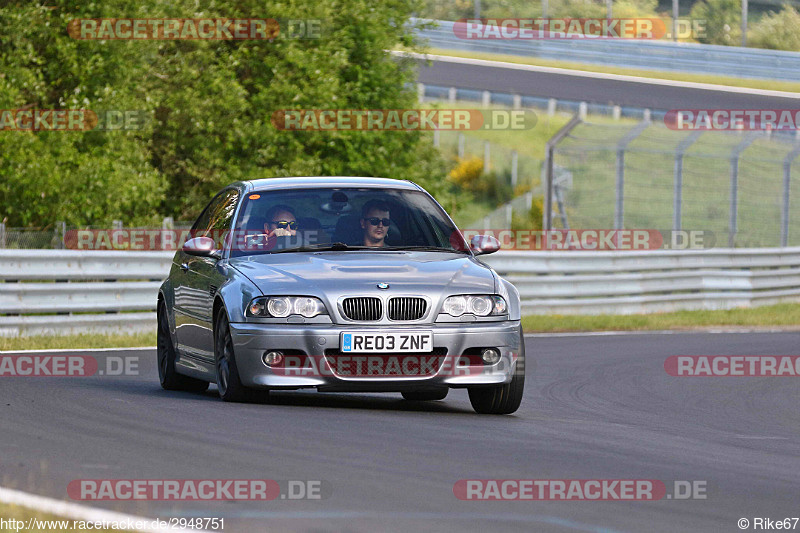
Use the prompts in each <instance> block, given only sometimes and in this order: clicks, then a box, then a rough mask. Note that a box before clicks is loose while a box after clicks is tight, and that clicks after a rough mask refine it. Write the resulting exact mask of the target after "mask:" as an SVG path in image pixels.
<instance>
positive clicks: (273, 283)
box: [230, 251, 495, 299]
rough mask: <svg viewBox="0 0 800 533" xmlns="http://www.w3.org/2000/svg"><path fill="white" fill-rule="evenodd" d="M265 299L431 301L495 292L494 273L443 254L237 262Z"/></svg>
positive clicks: (289, 256) (290, 256) (317, 255)
mask: <svg viewBox="0 0 800 533" xmlns="http://www.w3.org/2000/svg"><path fill="white" fill-rule="evenodd" d="M230 264H231V266H233V267H234V268H236V269H237V270H239V271H240V272H241V273H243V274H244V275H245V276H247V277H248V278H249V279H250V280H251V281H252V282H253V283H255V284H256V286H257V287H258V288H259V290H261V292H262V293H263V294H265V295H272V294H278V295H308V296H319V297H324V299H334V298H336V297H338V296H340V295H347V294H369V293H381V292H385V291H380V290H379V289H378V287H377V285H378V283H388V284H389V291H391V292H392V293H395V294H399V293H405V294H409V293H414V294H426V295H429V296H436V295H448V294H458V293H472V294H476V293H483V294H492V293H494V292H495V277H494V275H493V273H492V271H491V270H490V269H489V268H488V267H486V266H484V265H483V264H482V263H480V262H478V261H477V260H475V259H474V258H473V257H471V256H467V255H464V254H457V253H452V254H451V253H442V252H410V251H408V252H406V251H398V252H374V251H369V252H357V251H345V252H288V253H281V254H264V255H252V256H247V257H241V258H236V259H232V260H231V261H230Z"/></svg>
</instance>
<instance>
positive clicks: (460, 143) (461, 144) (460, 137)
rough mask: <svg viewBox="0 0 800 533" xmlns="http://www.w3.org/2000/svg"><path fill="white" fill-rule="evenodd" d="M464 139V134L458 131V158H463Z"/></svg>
mask: <svg viewBox="0 0 800 533" xmlns="http://www.w3.org/2000/svg"><path fill="white" fill-rule="evenodd" d="M464 141H465V137H464V134H463V133H461V132H459V133H458V158H459V159H463V158H464Z"/></svg>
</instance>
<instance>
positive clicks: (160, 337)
mask: <svg viewBox="0 0 800 533" xmlns="http://www.w3.org/2000/svg"><path fill="white" fill-rule="evenodd" d="M157 321H158V330H157V333H156V355H157V360H158V379H159V381H161V388H162V389H164V390H179V391H188V392H203V391H205V390H206V389H207V388H208V382H207V381H203V380H200V379H195V378H190V377H189V376H184V375H182V374H179V373H178V371H177V370H176V369H175V358H176V353H175V345H174V344H173V343H172V336H171V335H170V331H169V320H168V319H167V309H166V307H165V306H164V304H163V303H160V304H158V313H157Z"/></svg>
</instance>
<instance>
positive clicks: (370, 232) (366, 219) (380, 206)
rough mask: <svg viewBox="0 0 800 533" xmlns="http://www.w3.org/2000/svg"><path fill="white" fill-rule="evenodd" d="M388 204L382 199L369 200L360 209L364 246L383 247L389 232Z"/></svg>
mask: <svg viewBox="0 0 800 533" xmlns="http://www.w3.org/2000/svg"><path fill="white" fill-rule="evenodd" d="M391 223H392V221H391V219H390V218H389V204H388V203H386V202H384V201H383V200H370V201H368V202H367V203H365V204H364V207H363V208H362V209H361V229H362V230H363V231H364V246H368V247H370V248H383V247H384V246H386V243H385V239H386V234H387V233H388V232H389V225H390V224H391Z"/></svg>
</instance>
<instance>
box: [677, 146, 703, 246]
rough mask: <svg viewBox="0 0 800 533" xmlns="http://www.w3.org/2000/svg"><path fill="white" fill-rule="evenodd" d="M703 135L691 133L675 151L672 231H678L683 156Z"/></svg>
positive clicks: (680, 209) (679, 225)
mask: <svg viewBox="0 0 800 533" xmlns="http://www.w3.org/2000/svg"><path fill="white" fill-rule="evenodd" d="M702 134H703V130H698V131H693V132H692V133H690V134H689V135H688V136H687V137H686V138H685V139H683V140H682V141H681V142H680V143H678V147H677V149H676V150H675V170H674V191H673V200H672V208H673V211H672V229H673V230H674V231H680V229H681V215H682V208H683V154H685V153H686V150H688V149H689V147H690V146H691V145H693V144H694V143H695V141H697V139H698V138H700V136H701V135H702Z"/></svg>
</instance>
